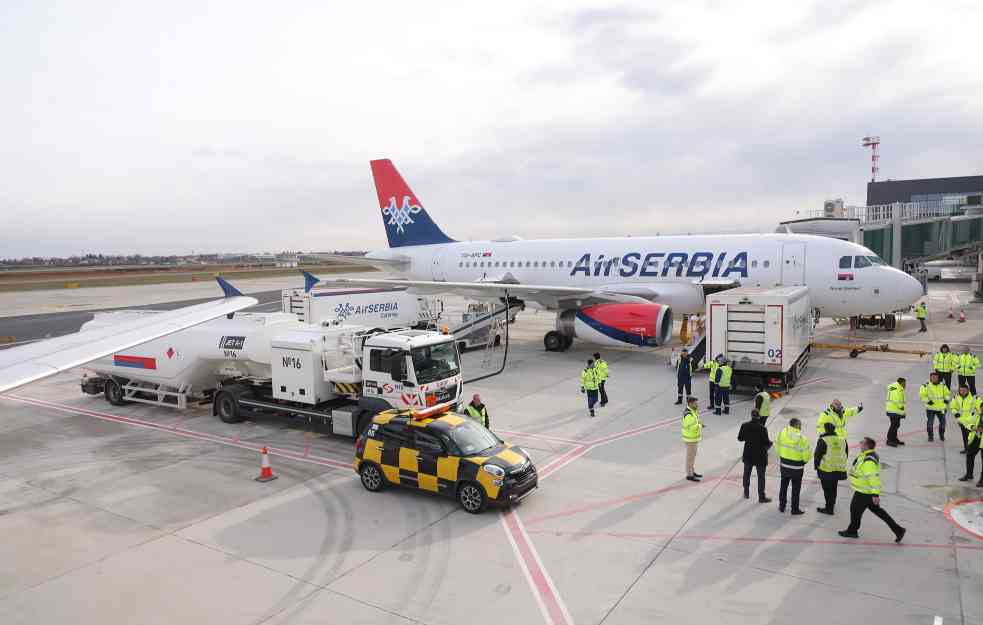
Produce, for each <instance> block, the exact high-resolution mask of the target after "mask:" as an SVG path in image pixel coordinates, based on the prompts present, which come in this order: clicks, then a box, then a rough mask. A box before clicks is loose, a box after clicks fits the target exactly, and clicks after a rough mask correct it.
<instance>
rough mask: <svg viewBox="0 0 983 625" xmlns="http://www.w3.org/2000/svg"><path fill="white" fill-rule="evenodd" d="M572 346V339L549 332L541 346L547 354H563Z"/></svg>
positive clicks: (553, 331) (554, 331)
mask: <svg viewBox="0 0 983 625" xmlns="http://www.w3.org/2000/svg"><path fill="white" fill-rule="evenodd" d="M571 345H573V337H572V336H566V335H565V334H560V333H559V332H557V331H556V330H550V331H549V332H547V333H546V336H544V337H543V346H544V347H545V348H546V351H548V352H565V351H567V350H568V349H570V346H571Z"/></svg>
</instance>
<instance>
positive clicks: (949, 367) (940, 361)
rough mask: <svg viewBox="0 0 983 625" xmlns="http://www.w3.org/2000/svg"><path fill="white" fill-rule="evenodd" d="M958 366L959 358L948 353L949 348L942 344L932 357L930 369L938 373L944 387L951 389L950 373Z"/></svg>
mask: <svg viewBox="0 0 983 625" xmlns="http://www.w3.org/2000/svg"><path fill="white" fill-rule="evenodd" d="M958 365H959V358H958V357H957V356H956V355H955V354H953V353H952V352H951V351H949V346H948V345H945V344H943V345H942V347H940V348H939V351H937V352H935V356H933V357H932V368H933V369H935V370H936V371H938V372H939V375H940V376H941V378H942V382H943V383H945V385H946V387H947V388H949V389H950V390H951V389H952V372H953V371H955V370H956V368H957V367H958Z"/></svg>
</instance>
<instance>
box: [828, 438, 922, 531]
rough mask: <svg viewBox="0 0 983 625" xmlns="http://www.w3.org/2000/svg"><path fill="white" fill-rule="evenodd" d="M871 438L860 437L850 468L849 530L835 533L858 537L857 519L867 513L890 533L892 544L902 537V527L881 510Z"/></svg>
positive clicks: (878, 467) (877, 465)
mask: <svg viewBox="0 0 983 625" xmlns="http://www.w3.org/2000/svg"><path fill="white" fill-rule="evenodd" d="M874 447H875V443H874V439H872V438H864V440H863V442H861V443H860V449H861V450H862V451H861V452H860V454H859V455H858V456H857V457H856V458H854V459H853V464H852V465H850V471H849V477H850V486H851V487H853V500H851V501H850V527H848V528H846V529H845V530H843V531H841V532H840V533H839V534H840V536H842V537H843V538H860V535H859V534H858V533H857V531H858V530H859V529H860V519H861V518H862V517H863V515H864V512H866V511H867V510H870V511H871V512H873V513H874V514H876V515H877V516H878V517H880V519H881V520H882V521H884V522H885V523H887V526H888V527H890V528H891V531H892V532H894V542H896V543H899V542H901V539H902V538H904V535H905V532H906V531H907V530H906V529H905V528H903V527H901V526H900V525H898V524H897V522H895V520H894V519H892V518H891V515H890V514H888V513H887V512H886V511H885V510H884V508H881V497H880V494H881V461H880V458H878V457H877V454H876V453H875V452H874Z"/></svg>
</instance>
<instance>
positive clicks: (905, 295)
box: [895, 269, 925, 306]
mask: <svg viewBox="0 0 983 625" xmlns="http://www.w3.org/2000/svg"><path fill="white" fill-rule="evenodd" d="M895 271H897V272H898V274H899V275H898V278H900V280H899V282H900V284H898V295H899V296H900V297H901V303H902V304H903V305H905V306H907V305H909V304H914V303H915V302H917V301H918V300H919V299H921V298H922V297H924V296H925V289H923V288H922V283H921V282H919V281H918V280H916V279H915V278H913V277H911V276H909V275H908V274H906V273H905V272H903V271H900V270H897V269H895Z"/></svg>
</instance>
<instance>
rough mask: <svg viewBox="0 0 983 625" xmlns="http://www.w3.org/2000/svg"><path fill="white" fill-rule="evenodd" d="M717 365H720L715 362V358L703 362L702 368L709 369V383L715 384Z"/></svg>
mask: <svg viewBox="0 0 983 625" xmlns="http://www.w3.org/2000/svg"><path fill="white" fill-rule="evenodd" d="M719 366H720V363H719V362H717V361H716V360H711V361H710V362H708V363H705V364H704V365H703V368H704V369H707V370H708V371H710V383H711V384H716V383H717V367H719Z"/></svg>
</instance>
